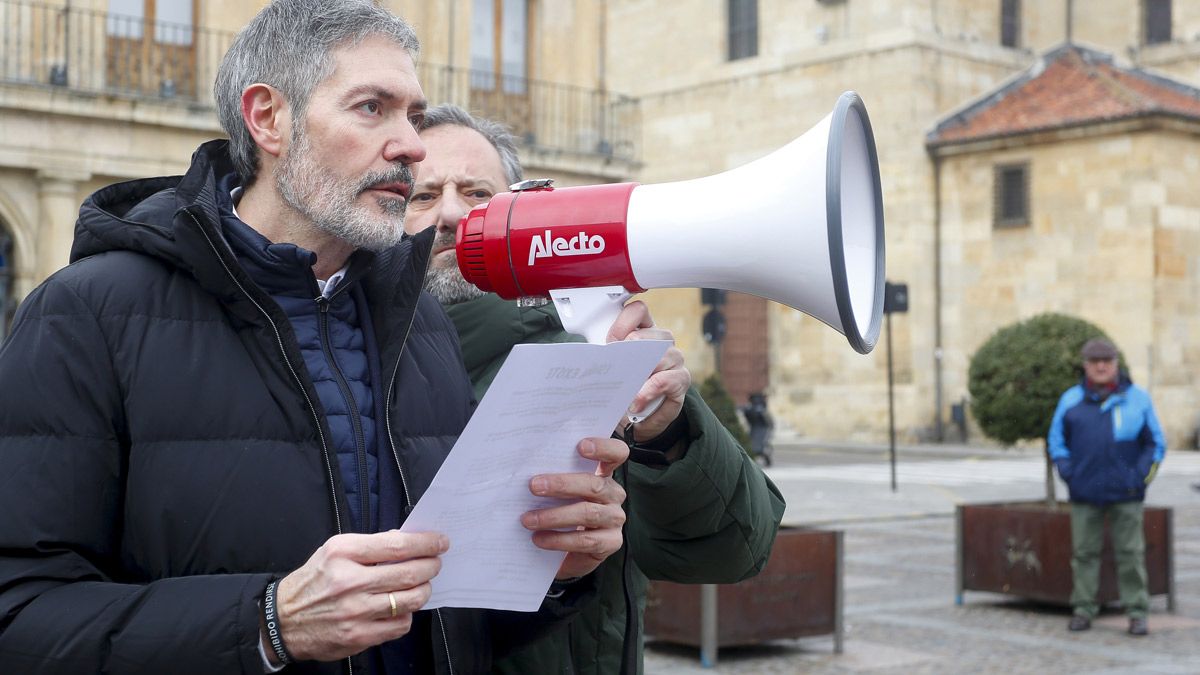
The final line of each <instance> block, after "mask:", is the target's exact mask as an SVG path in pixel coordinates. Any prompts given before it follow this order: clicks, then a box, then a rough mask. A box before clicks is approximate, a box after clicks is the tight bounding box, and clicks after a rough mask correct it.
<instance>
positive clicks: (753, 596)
mask: <svg viewBox="0 0 1200 675" xmlns="http://www.w3.org/2000/svg"><path fill="white" fill-rule="evenodd" d="M842 558H843V548H842V532H841V531H840V530H817V529H807V528H780V529H779V534H778V536H777V537H776V538H775V545H774V547H773V548H772V550H771V557H770V558H769V559H768V560H767V564H766V566H765V567H764V568H763V570H762V572H760V573H759V574H758V575H757V576H754V577H751V578H750V579H747V580H745V581H742V582H740V583H737V584H721V585H718V586H716V594H715V596H716V602H715V605H716V608H715V609H716V619H715V623H716V645H715V646H717V647H729V646H734V645H750V644H757V643H760V642H766V641H768V640H775V639H782V638H797V637H804V636H809V635H827V634H830V633H832V634H833V635H834V649H835V651H837V652H841V651H842V634H843V633H842V577H843V573H842ZM704 587H705V585H701V584H676V583H670V582H665V581H654V582H651V584H650V591H649V595H648V598H647V602H646V619H645V622H646V633H647V635H649V636H652V637H653V638H654V639H657V640H663V641H666V642H674V643H677V644H684V645H690V646H694V647H698V646H703V635H702V633H703V624H704V617H703V615H704V613H705V612H704V608H703V607H702V604H703V603H702V600H701V596H702V591H703V589H704Z"/></svg>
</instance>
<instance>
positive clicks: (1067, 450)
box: [1047, 373, 1166, 504]
mask: <svg viewBox="0 0 1200 675" xmlns="http://www.w3.org/2000/svg"><path fill="white" fill-rule="evenodd" d="M1047 441H1048V442H1049V446H1050V458H1051V459H1052V460H1054V464H1055V465H1056V466H1057V467H1058V473H1059V475H1060V476H1062V479H1063V480H1064V481H1066V483H1067V487H1068V488H1070V491H1071V501H1073V502H1086V503H1089V504H1112V503H1115V502H1130V501H1142V500H1143V499H1144V498H1145V496H1146V486H1147V485H1148V484H1149V483H1150V481H1151V480H1152V479H1153V478H1154V473H1155V472H1156V471H1157V469H1158V464H1159V463H1160V462H1162V459H1163V455H1164V454H1165V453H1166V444H1165V442H1164V441H1163V433H1162V428H1161V427H1160V426H1159V424H1158V418H1157V417H1156V416H1155V414H1154V405H1153V404H1152V403H1151V402H1150V395H1149V394H1147V393H1146V390H1144V389H1142V388H1141V387H1138V386H1136V385H1134V384H1133V382H1132V381H1130V379H1129V377H1128V375H1126V374H1125V373H1121V374H1120V376H1119V379H1118V384H1117V388H1116V391H1114V392H1112V393H1111V394H1109V395H1108V396H1107V397H1103V398H1102V397H1101V395H1100V394H1098V393H1097V392H1094V391H1089V390H1088V389H1087V387H1086V386H1085V383H1083V382H1081V383H1080V384H1077V385H1075V386H1074V387H1071V388H1070V389H1068V390H1067V391H1065V392H1063V395H1062V397H1060V398H1059V400H1058V408H1056V409H1055V411H1054V420H1053V421H1052V422H1051V423H1050V434H1049V437H1048V438H1047Z"/></svg>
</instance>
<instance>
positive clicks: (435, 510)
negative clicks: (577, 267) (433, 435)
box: [400, 340, 671, 612]
mask: <svg viewBox="0 0 1200 675" xmlns="http://www.w3.org/2000/svg"><path fill="white" fill-rule="evenodd" d="M670 345H671V343H670V342H667V341H662V340H634V341H629V342H613V343H610V344H607V345H592V344H586V343H570V344H530V345H517V346H516V347H515V348H514V349H513V350H512V352H511V353H510V354H509V356H508V359H507V360H506V361H505V362H504V365H503V366H502V367H501V368H500V372H499V373H497V375H496V378H495V380H494V381H493V382H492V385H491V386H490V387H489V388H488V391H487V394H486V395H485V396H484V397H483V400H482V401H481V402H480V403H479V406H478V408H477V409H476V410H475V413H474V415H472V417H471V421H470V422H469V423H468V424H467V428H466V429H465V430H464V431H463V433H462V435H461V436H459V439H458V442H457V443H455V445H454V449H453V450H451V452H450V455H449V456H448V457H447V458H446V462H445V463H444V464H443V465H442V468H441V469H440V470H439V471H438V474H437V476H435V477H434V479H433V483H432V484H431V485H430V487H429V489H428V490H427V491H426V492H425V494H424V496H422V497H421V500H420V501H419V502H418V503H417V505H416V507H415V508H414V509H413V512H412V513H411V514H410V515H409V516H408V518H407V519H406V520H405V522H404V525H403V527H401V528H400V529H401V530H402V531H404V532H429V531H438V532H442V533H444V534H445V535H446V536H448V537H449V538H450V550H449V552H447V553H446V554H445V555H443V556H442V570H441V572H440V573H439V574H438V576H437V577H435V578H434V579H433V584H432V585H433V595H432V597H430V599H429V602H428V603H426V605H425V607H424V609H435V608H438V607H480V608H489V609H507V610H515V611H523V612H531V611H535V610H537V609H538V607H539V606H541V603H542V599H543V598H544V597H545V594H546V592H547V590H549V588H550V583H551V582H552V581H553V580H554V575H555V573H556V572H557V570H558V567H559V565H561V564H562V560H563V558H564V557H565V555H566V554H564V553H560V552H554V551H545V550H542V549H540V548H537V547H536V546H534V545H533V541H532V534H533V533H532V532H531V531H529V530H527V529H525V527H524V526H522V525H521V514H522V513H525V512H526V511H532V510H534V509H541V508H547V507H550V506H554V505H557V504H559V503H562V502H561V501H560V500H555V499H549V498H545V497H535V496H534V495H533V494H532V493H530V491H529V481H530V479H531V478H532V477H533V476H535V475H538V474H547V473H575V472H583V473H592V472H594V471H595V470H596V462H594V461H589V460H586V459H584V458H583V457H580V456H579V453H578V452H576V450H575V446H576V445H577V444H578V443H579V441H580V440H582V439H584V438H588V437H602V438H606V437H608V436H609V435H610V434H611V433H612V431H613V429H614V428H615V426H616V424H617V422H618V421H619V420H620V419H621V416H622V415H624V414H625V412H626V411H627V409H628V407H629V404H630V403H631V402H632V401H633V397H634V396H635V395H636V394H637V392H638V390H639V389H640V388H641V386H642V384H643V383H644V382H645V381H646V378H648V377H649V376H650V373H652V372H653V371H654V366H655V365H657V364H658V362H659V360H660V359H662V356H663V354H665V353H666V350H667V348H668V347H670Z"/></svg>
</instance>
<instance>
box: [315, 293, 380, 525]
mask: <svg viewBox="0 0 1200 675" xmlns="http://www.w3.org/2000/svg"><path fill="white" fill-rule="evenodd" d="M335 295H337V293H334V294H333V295H331V296H329V297H328V298H326V297H324V296H321V297H318V298H317V299H316V300H317V307H318V308H319V310H320V311H319V313H318V315H317V317H318V320H317V326H318V331H317V332H318V334H319V336H320V341H321V350H322V351H323V352H325V360H326V361H328V362H329V369H330V370H331V371H333V379H334V380H335V381H336V382H337V385H338V389H339V390H341V392H342V398H344V399H346V407H347V410H349V412H350V427H351V428H352V429H353V430H354V459H355V465H356V467H357V469H358V495H359V502H358V504H359V508H360V509H361V511H360V513H361V514H362V517H361V522H360V523H359V531H360V532H363V533H364V534H366V533H370V532H371V531H372V529H371V484H370V477H369V476H368V475H367V441H366V434H364V433H363V428H362V415H361V413H360V412H359V410H358V405H357V404H356V403H355V402H354V392H352V391H350V385H349V384H347V383H346V376H345V373H343V372H342V369H341V367H340V366H339V365H338V362H337V358H335V357H334V353H333V346H332V345H331V344H330V341H329V306H330V301H331V300H332V299H333V297H334V296H335Z"/></svg>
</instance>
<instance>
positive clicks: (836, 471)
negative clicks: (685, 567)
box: [646, 439, 1200, 675]
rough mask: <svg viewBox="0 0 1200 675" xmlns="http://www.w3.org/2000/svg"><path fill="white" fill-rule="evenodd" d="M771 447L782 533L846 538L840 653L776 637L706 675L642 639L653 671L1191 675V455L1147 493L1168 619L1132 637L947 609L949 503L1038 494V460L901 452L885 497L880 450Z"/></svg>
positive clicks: (1196, 608)
mask: <svg viewBox="0 0 1200 675" xmlns="http://www.w3.org/2000/svg"><path fill="white" fill-rule="evenodd" d="M776 445H777V447H778V448H779V450H778V451H777V458H776V459H777V461H776V465H775V466H774V467H773V468H771V469H769V470H768V474H769V475H770V476H771V478H772V479H773V480H774V481H775V483H776V484H777V485H779V487H780V489H781V490H782V491H783V493H784V495H785V497H786V498H787V502H788V509H787V513H786V515H785V517H784V522H785V524H790V525H820V526H822V527H828V528H833V529H841V530H843V531H844V532H845V549H846V553H845V573H846V576H845V593H846V596H845V598H846V599H845V625H846V637H845V650H844V652H843V653H842V654H834V653H833V639H832V637H813V638H802V639H799V640H778V641H774V642H771V643H768V644H766V645H761V646H755V647H741V648H726V649H722V650H721V651H720V653H719V655H718V661H717V664H716V665H715V667H713V668H702V667H701V665H700V661H699V650H697V649H693V648H687V647H680V646H675V645H669V644H664V643H660V642H654V641H653V640H651V641H650V642H649V643H648V644H647V648H646V672H647V674H648V675H668V674H672V675H673V674H676V673H678V674H692V673H695V674H699V673H705V674H713V673H722V674H725V673H728V674H731V675H732V674H739V675H765V674H768V673H771V674H776V673H779V674H783V673H787V674H791V673H881V674H884V673H887V674H890V673H897V674H898V673H905V674H909V673H997V674H1001V673H1002V674H1004V675H1016V674H1019V673H1055V674H1065V673H1077V674H1081V675H1082V674H1088V675H1116V674H1118V673H1197V674H1200V491H1196V490H1194V489H1192V487H1191V485H1192V484H1193V483H1200V453H1197V452H1193V451H1178V452H1170V453H1168V455H1167V460H1166V462H1164V464H1163V467H1162V470H1161V472H1160V474H1159V477H1158V479H1157V480H1156V481H1155V482H1154V484H1153V485H1152V486H1151V488H1150V492H1149V495H1148V498H1147V503H1149V504H1153V505H1157V506H1171V507H1173V508H1174V513H1175V556H1176V567H1175V571H1176V604H1177V609H1176V612H1175V613H1174V614H1170V613H1168V612H1167V603H1166V598H1165V597H1155V598H1152V601H1151V610H1150V612H1151V613H1150V618H1149V623H1150V635H1149V636H1147V637H1143V638H1134V637H1131V636H1129V635H1127V634H1126V633H1125V628H1126V626H1127V621H1126V619H1125V617H1124V616H1123V615H1121V614H1120V613H1119V612H1118V611H1115V610H1114V611H1109V612H1106V613H1105V614H1103V615H1102V616H1101V617H1100V618H1099V619H1098V620H1097V621H1096V622H1095V623H1094V624H1093V628H1092V630H1090V631H1088V632H1085V633H1069V632H1068V631H1067V621H1068V619H1069V616H1070V614H1069V610H1067V609H1065V608H1058V607H1047V606H1042V605H1036V604H1032V603H1028V602H1023V601H1020V600H1018V599H1014V598H1009V597H1007V596H1002V595H996V594H991V593H982V592H968V593H966V596H965V601H964V603H963V605H961V606H958V605H956V604H955V602H954V599H955V576H954V575H955V570H954V555H955V533H954V526H955V521H954V509H955V506H956V505H957V504H960V503H973V502H996V501H1016V500H1022V499H1037V498H1039V497H1041V496H1043V494H1044V482H1043V481H1044V478H1043V476H1044V473H1043V472H1044V468H1043V463H1042V462H1043V460H1042V458H1041V454H1040V451H1037V450H994V449H985V448H973V447H967V446H958V447H947V446H920V447H903V448H900V449H899V451H898V453H897V455H898V462H897V467H898V471H897V478H898V491H897V492H895V493H893V492H892V491H891V485H890V483H891V472H890V468H889V462H888V458H887V453H886V451H885V450H883V449H880V448H873V447H862V446H842V447H832V446H830V445H828V444H822V445H815V444H807V443H803V442H801V441H798V440H796V441H793V442H790V443H789V442H786V439H783V441H782V442H778V443H777V444H776ZM1058 489H1059V496H1060V497H1063V498H1065V495H1066V488H1065V487H1064V486H1063V485H1062V484H1061V483H1059V485H1058Z"/></svg>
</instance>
